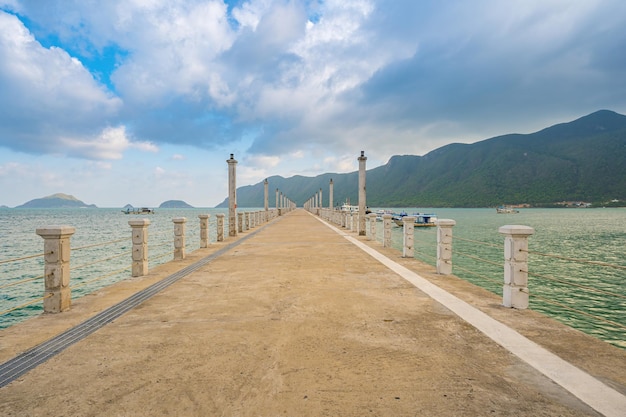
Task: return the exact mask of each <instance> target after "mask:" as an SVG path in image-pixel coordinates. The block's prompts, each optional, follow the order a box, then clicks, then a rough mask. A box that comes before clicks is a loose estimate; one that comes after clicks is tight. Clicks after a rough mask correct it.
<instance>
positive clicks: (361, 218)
mask: <svg viewBox="0 0 626 417" xmlns="http://www.w3.org/2000/svg"><path fill="white" fill-rule="evenodd" d="M357 160H358V161H359V215H358V217H357V226H356V227H355V229H356V231H357V233H358V234H359V236H365V209H366V208H367V203H366V192H365V176H366V171H365V161H367V157H366V156H365V152H364V151H361V156H359V157H358V158H357Z"/></svg>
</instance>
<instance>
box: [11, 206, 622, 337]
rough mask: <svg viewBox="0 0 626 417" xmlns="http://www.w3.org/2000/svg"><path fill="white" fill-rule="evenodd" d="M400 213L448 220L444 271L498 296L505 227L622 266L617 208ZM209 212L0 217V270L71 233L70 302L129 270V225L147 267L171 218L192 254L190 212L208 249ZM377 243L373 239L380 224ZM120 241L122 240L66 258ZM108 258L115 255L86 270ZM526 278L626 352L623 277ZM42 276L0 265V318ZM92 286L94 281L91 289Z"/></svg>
mask: <svg viewBox="0 0 626 417" xmlns="http://www.w3.org/2000/svg"><path fill="white" fill-rule="evenodd" d="M251 210H252V209H251ZM396 210H397V211H400V210H401V209H396ZM404 210H405V211H407V212H408V213H413V212H416V211H419V212H434V213H436V214H437V215H438V217H439V218H440V219H442V218H448V219H454V220H455V221H456V223H457V224H456V226H455V227H454V229H453V235H454V237H455V238H456V239H454V244H453V273H454V274H455V275H457V276H459V277H461V278H464V279H466V280H468V281H470V282H472V283H474V284H475V285H479V286H481V287H484V288H486V289H488V290H490V291H492V292H494V293H496V294H501V293H502V275H503V272H502V265H503V249H502V244H503V241H504V238H503V236H501V235H500V234H499V233H498V228H499V227H500V226H503V225H505V224H520V225H526V226H531V227H533V228H535V234H534V235H533V236H531V238H530V245H529V246H530V248H529V249H530V250H531V251H536V252H540V253H547V254H555V255H559V256H562V257H567V258H573V259H576V260H581V261H585V260H587V261H601V262H606V263H609V264H613V265H619V266H621V267H622V268H626V256H625V250H626V249H625V248H626V209H615V208H611V209H521V210H520V213H518V214H496V212H495V209H432V208H429V209H416V208H405V209H404ZM218 212H222V213H223V212H224V210H222V209H161V210H159V209H157V212H156V214H154V215H147V216H146V215H144V216H132V215H124V214H122V213H121V212H120V209H48V210H36V209H0V262H2V261H3V260H5V259H13V258H19V257H25V256H28V255H34V254H37V253H41V252H43V239H42V238H41V237H39V236H38V235H37V234H35V229H36V228H38V227H44V226H49V225H70V226H73V227H75V228H76V233H75V234H74V236H72V240H71V246H72V248H73V251H72V272H71V280H72V286H73V287H76V288H73V289H72V297H73V298H76V297H80V296H84V295H86V294H89V293H91V292H94V291H96V290H97V289H99V288H102V287H104V286H106V285H110V284H111V283H114V282H117V281H120V280H123V279H126V278H128V277H129V276H130V271H129V270H125V271H121V272H118V273H113V274H111V273H112V272H114V271H119V270H120V269H121V268H124V267H128V266H130V254H129V253H128V251H130V248H131V242H130V233H131V232H130V226H128V220H130V219H133V218H134V219H136V218H148V219H150V220H151V225H150V226H149V229H148V230H149V241H150V244H149V253H150V262H149V263H150V266H151V267H152V266H155V265H157V264H160V263H164V262H167V261H169V260H171V259H172V253H173V229H174V226H173V223H172V218H174V217H186V218H187V220H188V222H187V251H188V252H191V251H193V250H195V249H197V248H198V247H199V241H200V238H199V219H198V214H202V213H208V214H211V222H210V224H211V230H210V233H211V239H212V240H213V241H214V240H215V214H216V213H218ZM377 235H378V239H381V238H382V225H381V224H379V231H378V233H377ZM119 239H123V241H122V242H117V243H113V244H110V245H106V246H96V247H88V248H85V249H79V250H74V248H80V247H85V246H89V245H92V244H95V243H101V242H110V241H115V240H119ZM393 240H394V245H395V247H396V248H397V249H398V250H400V249H401V240H402V235H401V229H400V228H399V227H395V226H394V228H393ZM435 242H436V235H435V230H434V228H428V229H416V230H415V252H416V258H417V259H419V260H421V261H424V262H426V263H429V264H432V265H434V264H435V254H436V246H435ZM117 254H119V255H120V256H119V257H116V258H113V259H110V260H108V261H106V262H101V263H95V264H94V261H96V260H100V259H104V258H110V257H112V256H115V255H117ZM470 256H471V257H470ZM476 258H479V259H476ZM83 265H84V266H83ZM80 266H83V267H80ZM77 267H80V268H77ZM75 268H77V269H75ZM529 272H530V276H529V291H530V308H532V309H535V310H537V311H540V312H542V313H544V314H546V315H549V316H552V317H554V318H555V319H557V320H559V321H561V322H563V323H565V324H568V325H570V326H572V327H574V328H577V329H579V330H582V331H584V332H586V333H588V334H591V335H593V336H595V337H598V338H600V339H602V340H605V341H607V342H609V343H612V344H614V345H616V346H619V347H621V348H625V349H626V289H625V286H624V284H626V269H618V268H609V267H604V266H596V265H592V264H587V263H584V262H583V263H580V262H572V261H569V260H560V259H557V258H553V257H545V256H539V255H534V254H531V255H530V261H529ZM42 274H43V259H42V257H36V258H33V259H26V260H24V261H20V262H11V263H4V264H3V263H0V312H2V311H5V310H7V309H10V308H13V307H14V306H18V305H21V304H23V303H25V302H27V301H28V300H30V299H34V298H38V297H41V296H42V294H43V279H41V278H39V279H36V280H34V281H32V282H28V283H25V284H20V285H17V286H12V287H6V288H2V286H3V285H6V284H7V283H11V282H15V281H18V280H23V279H27V278H30V277H37V276H39V275H42ZM109 274H111V275H109ZM100 277H101V278H100ZM94 278H97V280H96V281H93V282H90V281H91V280H93V279H94ZM98 278H99V279H98ZM596 289H597V290H602V291H603V292H597V291H595V290H596ZM41 305H42V302H41V301H39V302H36V303H35V304H33V305H31V306H28V307H26V308H21V309H18V310H15V311H13V312H11V313H9V314H4V315H0V328H2V327H7V326H10V325H11V324H14V323H16V322H19V321H21V320H24V319H25V318H28V317H32V316H34V315H36V314H39V313H40V312H41Z"/></svg>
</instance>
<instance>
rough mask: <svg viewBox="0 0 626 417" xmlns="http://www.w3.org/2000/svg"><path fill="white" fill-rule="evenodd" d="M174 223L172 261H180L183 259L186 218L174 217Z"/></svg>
mask: <svg viewBox="0 0 626 417" xmlns="http://www.w3.org/2000/svg"><path fill="white" fill-rule="evenodd" d="M172 221H173V222H174V260H175V261H181V260H183V259H185V223H187V218H186V217H175V218H173V219H172Z"/></svg>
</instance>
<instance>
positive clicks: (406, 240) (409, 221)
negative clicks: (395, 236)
mask: <svg viewBox="0 0 626 417" xmlns="http://www.w3.org/2000/svg"><path fill="white" fill-rule="evenodd" d="M414 231H415V217H413V216H404V217H403V218H402V242H403V243H402V257H403V258H412V257H413V240H414V236H413V232H414Z"/></svg>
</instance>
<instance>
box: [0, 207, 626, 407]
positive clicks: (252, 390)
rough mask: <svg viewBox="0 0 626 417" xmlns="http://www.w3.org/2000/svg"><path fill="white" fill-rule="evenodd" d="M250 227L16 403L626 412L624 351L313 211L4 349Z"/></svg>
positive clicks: (31, 382)
mask: <svg viewBox="0 0 626 417" xmlns="http://www.w3.org/2000/svg"><path fill="white" fill-rule="evenodd" d="M346 234H347V235H349V237H348V238H346V236H344V235H346ZM237 240H241V243H240V244H238V245H236V246H234V247H232V248H231V249H229V250H226V251H225V252H224V253H222V254H221V255H220V256H218V257H216V258H215V259H213V260H212V261H210V262H208V263H207V264H205V265H204V266H202V267H200V268H199V269H197V270H196V271H194V272H191V273H190V274H189V275H187V276H185V277H183V278H182V279H180V280H179V281H177V282H175V283H174V284H172V285H171V286H169V287H167V288H165V289H164V290H163V291H161V292H160V293H158V294H156V295H155V296H153V297H152V298H150V299H148V300H146V301H144V302H143V303H142V304H141V305H139V306H138V307H136V308H134V309H132V310H131V311H129V312H127V313H125V314H124V315H122V316H121V317H119V318H117V319H115V320H114V321H113V322H112V323H109V324H107V325H106V326H104V327H102V328H101V329H99V330H97V331H96V332H95V333H93V334H91V335H89V336H88V337H86V338H84V339H83V340H80V341H78V342H77V343H75V344H73V345H71V346H69V347H67V348H66V349H65V350H63V351H61V352H60V353H59V354H57V355H56V356H54V357H52V358H51V359H49V360H48V361H46V362H45V363H43V364H41V365H39V366H38V367H36V368H35V369H33V370H31V371H30V372H28V373H26V374H25V375H23V376H21V377H19V378H18V379H17V380H15V381H13V382H11V383H9V384H8V385H6V386H4V387H3V388H1V389H0V415H2V416H50V415H54V416H161V415H169V416H599V415H603V414H604V415H620V414H622V415H626V409H622V408H620V405H621V402H620V401H623V400H624V396H623V395H624V394H625V393H626V352H624V351H623V350H621V349H618V348H616V347H613V346H611V345H609V344H607V343H605V342H602V341H599V340H596V339H594V338H592V337H589V336H586V335H584V334H582V333H581V332H578V331H576V330H573V329H571V328H568V327H566V326H563V325H561V324H559V323H557V322H555V321H553V320H551V319H549V318H546V317H544V316H542V315H540V314H538V313H536V312H533V311H530V310H522V311H520V310H513V309H508V308H504V307H502V306H501V297H498V296H496V295H494V294H491V293H489V292H487V291H484V290H482V289H480V288H476V287H474V286H472V285H471V284H468V283H466V282H464V281H462V280H460V279H458V278H456V277H454V276H441V275H437V274H436V273H435V269H434V268H433V267H430V266H427V265H423V264H421V263H419V262H418V261H416V260H413V259H406V258H402V257H401V254H400V253H399V252H398V251H395V250H393V249H389V248H382V245H381V244H380V243H378V242H371V241H366V239H365V237H363V236H358V235H357V234H355V233H346V232H341V231H339V232H338V231H337V229H335V228H333V227H328V226H327V225H326V224H324V223H322V222H321V221H320V220H319V219H318V218H316V217H314V216H312V215H311V214H309V213H308V212H306V211H304V210H295V211H293V212H291V213H289V214H287V215H285V216H282V217H280V218H278V219H276V220H274V221H272V222H270V223H269V224H267V225H265V226H262V227H259V228H257V229H256V230H254V231H249V232H244V233H240V234H239V235H238V236H237V237H236V238H234V239H227V240H226V241H225V242H219V243H217V244H212V245H209V246H210V247H209V248H206V249H204V248H203V249H199V250H197V251H195V252H193V253H191V254H189V255H188V256H187V258H186V259H185V260H182V261H176V262H170V263H168V264H166V265H163V266H161V267H158V268H154V269H153V270H152V271H151V272H150V273H149V274H148V275H147V276H145V277H140V278H132V279H129V280H127V281H125V282H122V283H119V284H116V285H114V286H111V287H109V288H106V289H104V290H102V291H100V292H98V293H97V294H94V295H91V296H87V297H83V298H81V299H78V300H76V301H75V302H73V305H72V310H71V311H69V312H66V313H62V314H55V315H53V314H47V315H42V316H41V317H37V318H35V319H31V320H28V321H27V322H25V323H22V324H19V325H16V326H13V327H11V328H9V329H5V330H0V362H5V361H7V360H8V359H11V358H12V357H14V356H15V355H17V354H19V353H21V352H23V351H25V350H27V349H29V348H31V347H33V346H35V345H37V344H39V343H41V342H43V341H45V340H47V339H49V338H51V337H53V336H54V335H56V334H58V333H61V332H62V331H64V330H66V329H67V328H70V327H72V326H74V325H76V324H78V323H80V322H82V321H84V320H85V319H87V318H88V317H90V316H93V315H94V314H96V313H97V312H98V311H101V310H103V309H104V308H106V307H108V306H110V305H113V304H116V303H118V302H120V301H121V300H123V299H125V298H127V297H129V296H130V295H132V294H133V293H135V292H137V291H138V290H140V289H142V288H145V287H146V286H148V285H149V284H151V283H154V282H157V281H159V280H161V279H163V278H164V277H166V276H168V275H171V274H172V273H174V272H175V271H178V270H180V269H181V268H182V267H184V266H186V265H191V264H193V263H194V262H197V261H198V260H199V259H202V257H204V256H207V255H209V254H212V253H215V252H216V251H218V250H220V249H221V248H222V249H223V248H227V245H228V244H229V242H233V241H237ZM352 240H356V241H358V242H359V243H360V244H361V245H364V246H366V247H367V248H370V249H372V248H373V249H375V252H376V253H379V254H381V256H383V257H385V258H386V259H388V261H385V263H383V262H381V261H380V260H378V259H375V258H374V257H372V255H370V254H368V253H367V252H366V251H365V250H364V249H363V248H360V247H359V246H357V245H355V243H353V242H352ZM391 263H394V264H395V265H398V266H397V267H396V266H390V265H392V264H391ZM404 269H406V270H408V271H410V273H413V274H418V275H419V277H420V279H423V280H424V282H426V283H427V284H426V286H423V287H422V289H418V287H416V286H415V285H414V283H412V282H409V281H407V280H406V279H405V278H404V277H403V276H401V273H400V272H399V271H401V270H404ZM431 284H435V285H436V286H437V289H436V291H442V290H443V291H442V292H441V294H444V296H442V297H443V298H441V299H442V300H443V299H445V298H446V297H447V296H445V294H449V295H451V296H453V297H457V298H458V299H459V300H462V303H463V302H467V303H468V304H469V305H472V306H474V307H475V308H476V310H477V311H478V312H480V314H484V315H485V316H486V317H488V318H489V319H492V318H493V319H495V320H497V321H498V322H499V323H502V324H504V325H506V326H508V327H507V329H509V328H510V329H512V330H514V331H515V332H517V333H519V335H520V337H525V338H527V339H528V340H529V341H532V343H533V344H536V345H537V346H540V347H541V348H542V349H543V348H545V349H546V350H547V351H549V352H551V353H553V354H555V355H556V357H559V358H561V360H563V361H564V362H566V363H569V364H572V365H574V367H575V369H578V370H580V372H581V373H584V374H585V375H587V376H589V378H592V379H593V380H594V381H597V382H598V384H600V385H601V386H605V387H606V390H604V391H603V389H602V388H600V393H599V394H594V397H597V396H598V395H600V396H602V395H604V394H606V400H605V399H604V398H598V400H599V401H598V402H599V403H603V402H610V404H608V406H607V407H606V408H604V409H602V410H598V406H597V404H588V403H587V402H586V401H585V399H584V398H583V399H581V398H580V396H579V395H577V394H576V393H571V392H570V391H568V390H567V389H566V388H564V387H563V386H562V385H559V384H557V383H555V382H554V381H553V380H552V379H550V378H549V377H547V376H546V375H545V372H544V371H543V370H542V369H538V367H537V366H534V365H533V366H531V364H529V363H533V360H532V359H530V362H529V360H526V359H523V358H521V357H520V355H519V354H518V353H515V354H514V353H512V351H511V350H509V347H508V346H507V347H506V348H505V347H503V345H501V344H498V343H496V342H495V341H494V340H492V339H491V338H490V337H488V336H487V335H486V334H485V333H484V332H483V330H478V329H477V328H476V327H474V325H473V324H470V323H468V321H466V320H464V319H463V318H461V317H460V316H459V315H457V314H455V313H454V312H453V311H456V310H455V308H456V307H447V306H445V305H444V304H445V302H444V301H442V302H440V301H437V297H439V295H438V296H436V297H435V298H433V297H432V296H431V295H429V291H431V290H430V289H429V288H430V287H428V285H431ZM427 287H428V288H427ZM479 327H480V326H479ZM515 332H514V333H515ZM496 333H502V332H501V331H500V330H497V331H496ZM505 333H506V332H505ZM517 333H516V334H517ZM514 344H515V346H512V347H510V349H512V350H515V349H517V348H518V344H516V343H514ZM519 346H521V345H519ZM521 349H522V350H523V349H526V348H524V347H522V348H521ZM546 365H547V367H548V368H551V367H552V364H546ZM554 366H557V365H554ZM539 368H541V366H539ZM560 369H561V368H555V369H548V371H547V372H548V373H550V372H553V373H554V374H555V375H556V374H558V373H559V372H561V371H560ZM574 391H575V388H574Z"/></svg>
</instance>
